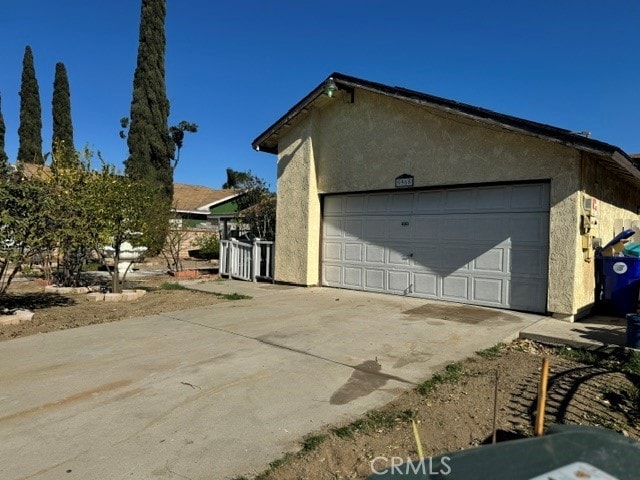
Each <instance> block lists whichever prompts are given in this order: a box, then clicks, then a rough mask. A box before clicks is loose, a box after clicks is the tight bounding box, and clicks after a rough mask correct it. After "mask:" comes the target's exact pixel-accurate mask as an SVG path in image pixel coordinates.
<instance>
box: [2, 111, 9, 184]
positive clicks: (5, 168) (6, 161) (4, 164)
mask: <svg viewBox="0 0 640 480" xmlns="http://www.w3.org/2000/svg"><path fill="white" fill-rule="evenodd" d="M6 131H7V129H6V128H5V125H4V117H3V116H2V98H0V177H3V176H5V175H6V174H7V173H9V157H7V153H6V152H5V151H4V134H5V133H6Z"/></svg>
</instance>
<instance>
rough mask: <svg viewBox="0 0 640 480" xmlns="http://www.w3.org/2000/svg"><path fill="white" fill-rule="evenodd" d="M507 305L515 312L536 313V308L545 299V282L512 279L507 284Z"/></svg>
mask: <svg viewBox="0 0 640 480" xmlns="http://www.w3.org/2000/svg"><path fill="white" fill-rule="evenodd" d="M508 291H509V304H510V306H511V308H514V309H517V310H531V311H536V309H537V308H538V307H537V306H538V305H539V304H540V302H541V301H544V299H545V298H546V293H547V289H546V281H542V280H538V281H530V280H529V281H527V279H522V278H520V279H517V281H516V280H515V279H513V280H512V281H510V282H509V289H508Z"/></svg>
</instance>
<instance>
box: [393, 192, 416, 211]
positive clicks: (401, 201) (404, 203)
mask: <svg viewBox="0 0 640 480" xmlns="http://www.w3.org/2000/svg"><path fill="white" fill-rule="evenodd" d="M390 207H391V208H390V210H389V212H390V213H411V211H412V209H413V195H405V194H396V195H394V194H392V195H391V205H390Z"/></svg>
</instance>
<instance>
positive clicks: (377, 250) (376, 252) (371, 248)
mask: <svg viewBox="0 0 640 480" xmlns="http://www.w3.org/2000/svg"><path fill="white" fill-rule="evenodd" d="M385 251H386V249H385V248H384V247H382V246H379V245H365V262H367V263H380V264H384V263H385V261H384V260H385Z"/></svg>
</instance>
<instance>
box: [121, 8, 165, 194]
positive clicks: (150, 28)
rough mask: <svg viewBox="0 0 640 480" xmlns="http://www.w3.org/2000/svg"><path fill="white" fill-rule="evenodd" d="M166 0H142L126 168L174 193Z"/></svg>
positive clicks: (146, 180) (132, 174) (142, 178)
mask: <svg viewBox="0 0 640 480" xmlns="http://www.w3.org/2000/svg"><path fill="white" fill-rule="evenodd" d="M165 17H166V0H142V9H141V15H140V37H139V44H138V59H137V66H136V70H135V73H134V77H133V100H132V102H131V115H130V118H131V123H130V125H129V135H128V137H127V144H128V146H129V158H128V159H127V160H126V161H125V172H126V174H127V175H128V176H129V177H131V178H132V179H134V180H138V181H145V182H149V183H158V184H160V185H161V186H162V192H163V194H164V196H165V197H166V198H167V199H168V200H169V202H171V199H172V197H173V170H172V166H171V162H172V160H173V154H174V148H175V146H174V143H173V140H172V138H171V135H170V133H169V129H168V126H167V118H168V117H169V100H168V99H167V93H166V85H165V49H166V39H165Z"/></svg>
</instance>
